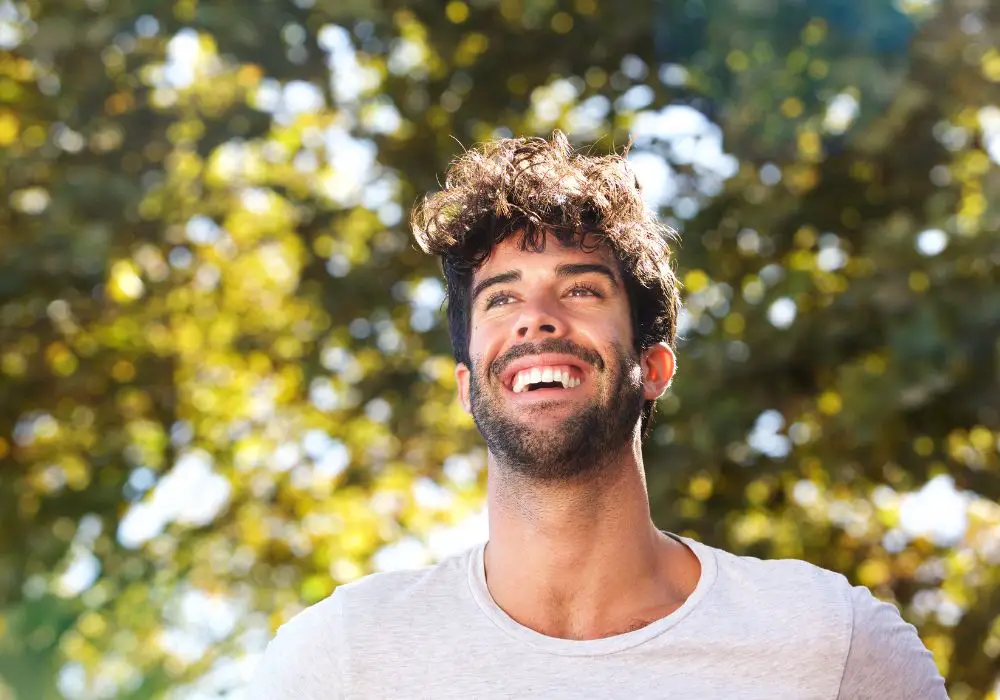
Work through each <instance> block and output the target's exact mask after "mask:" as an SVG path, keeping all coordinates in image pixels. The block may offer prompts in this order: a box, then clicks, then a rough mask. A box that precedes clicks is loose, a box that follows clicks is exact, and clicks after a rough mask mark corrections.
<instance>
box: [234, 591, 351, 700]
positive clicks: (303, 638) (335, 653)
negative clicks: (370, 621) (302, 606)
mask: <svg viewBox="0 0 1000 700" xmlns="http://www.w3.org/2000/svg"><path fill="white" fill-rule="evenodd" d="M342 617H343V613H342V609H341V601H340V597H339V596H338V595H337V593H336V592H334V594H333V595H331V596H330V597H329V598H327V599H325V600H323V601H322V602H320V603H317V604H316V605H314V606H312V607H310V608H307V609H306V610H303V611H302V612H301V613H299V614H298V615H296V616H295V617H293V618H292V619H291V620H289V621H288V622H286V623H285V624H284V625H282V626H281V627H280V628H279V629H278V632H277V634H276V635H275V636H274V638H273V639H272V640H271V641H270V643H269V644H268V645H267V649H265V650H264V655H263V657H262V658H261V660H260V663H259V664H258V666H257V669H256V671H255V673H254V676H253V678H252V680H251V681H250V684H249V685H248V686H247V687H246V689H245V695H244V698H245V700H343V698H344V691H343V684H342V678H343V672H342V667H343V664H344V653H345V648H346V640H345V639H344V626H343V624H342V621H343V620H342Z"/></svg>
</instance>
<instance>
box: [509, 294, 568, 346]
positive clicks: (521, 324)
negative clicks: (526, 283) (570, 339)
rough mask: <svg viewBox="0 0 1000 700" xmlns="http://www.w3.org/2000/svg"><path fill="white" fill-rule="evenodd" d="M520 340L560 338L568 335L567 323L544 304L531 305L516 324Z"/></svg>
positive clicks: (526, 306) (525, 309)
mask: <svg viewBox="0 0 1000 700" xmlns="http://www.w3.org/2000/svg"><path fill="white" fill-rule="evenodd" d="M515 328H516V334H517V338H518V340H541V339H544V338H558V337H562V336H563V335H565V334H566V322H565V321H564V320H563V319H562V318H560V317H559V316H557V315H556V314H555V313H553V312H552V311H551V310H549V309H548V308H547V307H546V305H545V304H544V303H538V302H536V303H529V304H526V305H525V307H524V311H523V312H522V313H521V315H520V316H519V317H518V319H517V323H516V324H515Z"/></svg>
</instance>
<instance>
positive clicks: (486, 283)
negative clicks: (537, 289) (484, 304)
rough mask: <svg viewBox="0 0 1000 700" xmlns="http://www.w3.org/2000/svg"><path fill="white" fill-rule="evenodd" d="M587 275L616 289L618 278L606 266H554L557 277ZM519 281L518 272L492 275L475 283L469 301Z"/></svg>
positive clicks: (519, 274)
mask: <svg viewBox="0 0 1000 700" xmlns="http://www.w3.org/2000/svg"><path fill="white" fill-rule="evenodd" d="M589 273H597V274H599V275H604V276H605V277H607V278H608V281H609V282H610V283H611V286H612V287H614V288H615V289H618V278H617V277H615V273H614V272H612V271H611V268H610V267H608V266H607V265H601V264H600V263H563V264H561V265H556V276H557V277H574V276H576V275H586V274H589ZM520 279H521V273H520V271H519V270H508V271H507V272H501V273H500V274H498V275H493V276H492V277H487V278H486V279H484V280H480V281H479V282H478V283H476V286H475V287H473V288H472V300H471V301H472V302H473V303H475V301H476V298H477V297H478V296H479V295H480V294H482V293H483V292H484V291H486V290H487V289H488V288H489V287H493V286H495V285H498V284H505V283H507V282H517V281H519V280H520Z"/></svg>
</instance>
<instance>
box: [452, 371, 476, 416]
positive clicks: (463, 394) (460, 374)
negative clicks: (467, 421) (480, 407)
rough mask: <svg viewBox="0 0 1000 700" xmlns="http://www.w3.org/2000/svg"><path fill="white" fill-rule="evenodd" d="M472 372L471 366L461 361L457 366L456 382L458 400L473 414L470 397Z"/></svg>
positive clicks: (467, 411)
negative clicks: (470, 370)
mask: <svg viewBox="0 0 1000 700" xmlns="http://www.w3.org/2000/svg"><path fill="white" fill-rule="evenodd" d="M470 376H471V373H470V372H469V368H468V367H466V366H465V363H464V362H459V363H458V364H457V365H456V366H455V382H456V383H457V384H458V400H459V402H460V403H461V404H462V408H464V409H465V412H466V413H468V414H469V415H472V402H471V400H470V399H469V379H470Z"/></svg>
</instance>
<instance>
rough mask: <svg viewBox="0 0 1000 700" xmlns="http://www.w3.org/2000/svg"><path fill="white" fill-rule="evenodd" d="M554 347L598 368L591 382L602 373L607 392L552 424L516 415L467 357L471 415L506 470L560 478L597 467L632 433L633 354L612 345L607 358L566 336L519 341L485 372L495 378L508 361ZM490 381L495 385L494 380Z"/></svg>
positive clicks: (637, 385)
mask: <svg viewBox="0 0 1000 700" xmlns="http://www.w3.org/2000/svg"><path fill="white" fill-rule="evenodd" d="M544 352H558V353H563V354H567V355H573V356H575V357H577V358H579V359H581V360H583V361H585V362H586V363H587V364H589V365H591V366H592V367H594V368H595V369H596V370H597V371H596V373H595V374H594V375H593V378H594V381H595V382H596V381H597V380H598V379H601V378H604V379H606V382H605V383H604V385H605V386H606V387H610V389H611V391H610V392H609V395H606V396H605V395H598V396H595V397H594V398H593V399H592V400H591V401H590V402H589V404H588V405H586V406H584V407H583V408H582V409H581V410H580V411H578V412H577V413H575V414H573V415H570V416H568V417H567V418H565V419H564V420H562V421H560V422H559V423H556V424H550V425H545V426H539V425H538V424H532V422H531V418H530V416H527V417H525V418H520V419H519V417H518V416H517V415H516V414H514V413H513V411H512V409H510V408H509V407H506V406H505V405H504V398H503V395H502V390H501V391H499V392H497V391H493V389H492V387H491V385H490V383H489V381H488V380H485V381H484V376H483V375H484V374H486V373H487V372H481V371H480V370H479V369H478V367H479V364H480V363H478V362H475V361H474V362H471V363H470V368H469V373H470V402H471V404H472V418H473V420H474V421H475V423H476V427H478V428H479V432H480V434H481V435H482V436H483V439H484V440H485V441H486V445H487V447H488V448H489V450H490V452H491V453H492V454H493V455H494V457H495V458H496V460H497V461H498V463H500V464H502V465H503V466H504V467H506V468H509V469H510V470H511V471H514V472H516V473H519V474H521V475H522V476H526V477H529V478H531V479H533V480H538V481H565V480H569V479H572V478H575V477H580V476H582V475H585V474H587V473H589V472H593V471H596V470H598V469H599V468H600V467H601V465H602V464H604V463H605V461H606V459H607V457H608V456H609V455H611V454H615V453H617V452H618V451H620V450H621V449H622V448H623V447H624V446H625V445H626V444H627V443H629V442H630V441H631V440H632V438H633V435H634V433H635V429H636V424H637V421H638V420H639V416H640V415H641V413H642V406H643V397H642V381H641V371H640V368H639V362H638V357H637V356H636V354H635V353H634V352H630V351H629V350H627V349H626V348H624V347H622V346H620V345H615V346H614V350H613V354H614V357H613V358H612V360H613V361H612V362H611V363H609V364H606V363H604V361H603V360H602V358H601V357H600V355H598V354H597V353H595V352H592V351H589V350H585V349H584V348H581V347H579V346H578V345H576V344H574V343H572V342H570V341H567V340H549V341H543V342H541V343H537V344H524V345H519V346H517V347H516V348H514V349H512V350H511V351H510V352H508V353H505V354H504V355H502V356H500V357H499V358H497V360H496V361H495V362H493V364H492V366H491V367H490V370H489V372H488V373H489V374H491V375H492V376H494V377H498V376H499V374H500V371H502V369H503V367H504V366H506V365H507V364H508V363H509V362H511V361H513V360H515V359H517V358H519V357H524V356H525V355H534V354H540V353H544ZM494 386H495V385H494ZM556 404H557V402H556V401H553V402H551V403H548V402H546V403H539V404H535V405H534V406H533V409H532V410H534V411H544V410H545V409H546V408H547V407H549V406H555V405H556Z"/></svg>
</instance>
